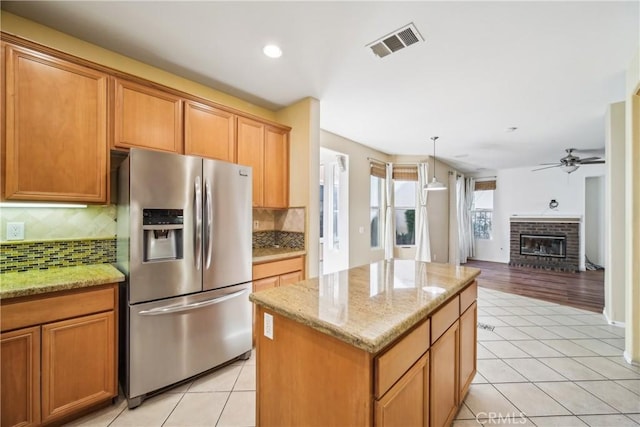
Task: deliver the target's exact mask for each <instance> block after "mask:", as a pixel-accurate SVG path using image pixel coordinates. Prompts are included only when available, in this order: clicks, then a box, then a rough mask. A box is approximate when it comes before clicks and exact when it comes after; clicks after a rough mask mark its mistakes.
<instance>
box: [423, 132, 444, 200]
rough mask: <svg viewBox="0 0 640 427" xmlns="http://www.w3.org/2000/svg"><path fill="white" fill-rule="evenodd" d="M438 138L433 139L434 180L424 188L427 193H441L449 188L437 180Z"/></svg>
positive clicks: (433, 137)
mask: <svg viewBox="0 0 640 427" xmlns="http://www.w3.org/2000/svg"><path fill="white" fill-rule="evenodd" d="M438 138H439V137H437V136H432V137H431V140H432V141H433V179H432V180H431V182H430V183H429V184H427V185H425V186H424V187H423V188H424V189H425V190H427V191H440V190H446V189H447V187H445V186H444V184H443V183H441V182H440V181H438V179H437V178H436V140H437V139H438Z"/></svg>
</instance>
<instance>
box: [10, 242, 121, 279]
mask: <svg viewBox="0 0 640 427" xmlns="http://www.w3.org/2000/svg"><path fill="white" fill-rule="evenodd" d="M0 249H1V250H0V271H1V272H3V273H9V272H14V271H27V270H34V269H39V270H45V269H47V268H52V267H73V266H76V265H85V264H106V263H115V262H116V239H115V238H111V239H83V240H58V241H54V240H49V241H43V242H24V243H3V244H2V245H0Z"/></svg>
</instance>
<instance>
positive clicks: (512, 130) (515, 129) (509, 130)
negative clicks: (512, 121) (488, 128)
mask: <svg viewBox="0 0 640 427" xmlns="http://www.w3.org/2000/svg"><path fill="white" fill-rule="evenodd" d="M517 130H518V128H517V127H515V126H511V127H508V128H506V129H505V130H504V131H505V132H515V131H517Z"/></svg>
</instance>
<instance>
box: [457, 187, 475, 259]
mask: <svg viewBox="0 0 640 427" xmlns="http://www.w3.org/2000/svg"><path fill="white" fill-rule="evenodd" d="M474 187H475V180H474V179H473V178H466V179H465V177H464V176H458V177H457V179H456V215H457V226H458V250H459V251H460V255H459V260H460V263H462V264H464V263H466V262H467V258H468V257H472V256H473V255H474V243H475V241H474V238H473V227H472V225H471V209H472V208H473V191H474Z"/></svg>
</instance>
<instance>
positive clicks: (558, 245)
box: [520, 234, 567, 258]
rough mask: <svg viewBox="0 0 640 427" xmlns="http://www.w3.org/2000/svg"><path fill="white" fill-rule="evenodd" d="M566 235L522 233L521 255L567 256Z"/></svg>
mask: <svg viewBox="0 0 640 427" xmlns="http://www.w3.org/2000/svg"><path fill="white" fill-rule="evenodd" d="M566 240H567V238H566V236H554V235H548V234H521V235H520V255H536V256H540V257H552V258H566V256H567V253H566Z"/></svg>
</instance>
